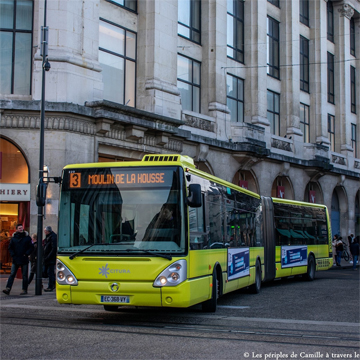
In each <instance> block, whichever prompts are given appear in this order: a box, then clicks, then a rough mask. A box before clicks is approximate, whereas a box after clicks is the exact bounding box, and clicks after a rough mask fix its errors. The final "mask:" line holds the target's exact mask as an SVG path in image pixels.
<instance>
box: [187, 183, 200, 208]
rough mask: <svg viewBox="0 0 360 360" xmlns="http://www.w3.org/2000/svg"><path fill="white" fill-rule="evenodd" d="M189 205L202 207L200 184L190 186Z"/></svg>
mask: <svg viewBox="0 0 360 360" xmlns="http://www.w3.org/2000/svg"><path fill="white" fill-rule="evenodd" d="M187 200H188V205H189V206H191V207H201V186H200V184H190V185H189V197H188V198H187Z"/></svg>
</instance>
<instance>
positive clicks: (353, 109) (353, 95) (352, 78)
mask: <svg viewBox="0 0 360 360" xmlns="http://www.w3.org/2000/svg"><path fill="white" fill-rule="evenodd" d="M350 82H351V112H352V113H354V114H356V86H355V84H356V70H355V68H354V67H353V66H350Z"/></svg>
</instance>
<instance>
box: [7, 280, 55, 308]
mask: <svg viewBox="0 0 360 360" xmlns="http://www.w3.org/2000/svg"><path fill="white" fill-rule="evenodd" d="M9 275H10V274H0V300H1V302H2V301H3V300H6V299H27V300H29V298H32V297H35V296H36V295H35V283H36V278H34V280H33V281H32V282H31V284H30V285H29V287H28V293H27V295H20V293H21V291H22V279H18V278H15V280H14V284H13V287H12V289H11V292H10V295H6V294H4V293H3V290H4V289H5V288H6V282H7V280H8V278H9ZM42 284H43V289H46V288H47V286H48V279H43V280H42ZM55 294H56V293H55V290H54V291H52V292H44V290H42V295H41V296H40V295H37V296H36V298H39V297H42V296H43V295H46V297H51V298H55Z"/></svg>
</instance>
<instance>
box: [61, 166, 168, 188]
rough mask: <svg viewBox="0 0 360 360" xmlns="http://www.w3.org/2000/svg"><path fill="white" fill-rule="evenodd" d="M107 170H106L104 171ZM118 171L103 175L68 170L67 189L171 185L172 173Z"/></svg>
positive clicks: (162, 171)
mask: <svg viewBox="0 0 360 360" xmlns="http://www.w3.org/2000/svg"><path fill="white" fill-rule="evenodd" d="M106 170H107V169H106ZM120 171H121V170H119V169H111V170H110V171H108V170H107V171H106V172H103V173H98V172H97V173H94V172H90V171H87V170H85V171H78V170H70V171H69V173H68V176H69V177H68V187H69V188H70V189H80V188H88V187H93V186H96V187H107V186H112V185H116V186H123V187H132V186H134V187H136V186H142V187H143V186H150V187H151V186H159V185H160V186H161V185H170V186H171V183H172V174H173V171H169V170H161V171H157V170H155V169H152V170H144V171H131V170H125V171H121V172H120Z"/></svg>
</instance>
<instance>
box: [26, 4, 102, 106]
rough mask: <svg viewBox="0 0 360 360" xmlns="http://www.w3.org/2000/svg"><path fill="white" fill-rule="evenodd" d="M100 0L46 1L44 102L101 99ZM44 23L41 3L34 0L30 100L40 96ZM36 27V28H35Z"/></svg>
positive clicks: (82, 102)
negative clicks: (33, 50)
mask: <svg viewBox="0 0 360 360" xmlns="http://www.w3.org/2000/svg"><path fill="white" fill-rule="evenodd" d="M99 8H100V0H93V1H87V0H84V1H71V0H51V1H49V0H48V1H47V14H46V15H47V16H46V18H47V19H46V25H47V26H48V27H49V42H48V45H49V51H48V60H49V62H50V65H51V69H50V71H49V72H47V73H46V86H45V88H46V101H55V102H68V103H75V104H81V105H83V104H84V102H85V101H89V100H102V99H103V83H102V75H101V67H100V64H99V62H98V55H99V40H98V39H99ZM43 25H44V2H35V8H34V39H36V37H37V40H34V43H35V44H39V47H38V48H37V51H36V54H35V56H34V65H33V66H34V68H33V89H32V93H33V99H34V100H40V99H41V90H42V57H41V56H40V45H41V33H40V31H39V30H40V28H41V26H43ZM38 29H39V30H38Z"/></svg>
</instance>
